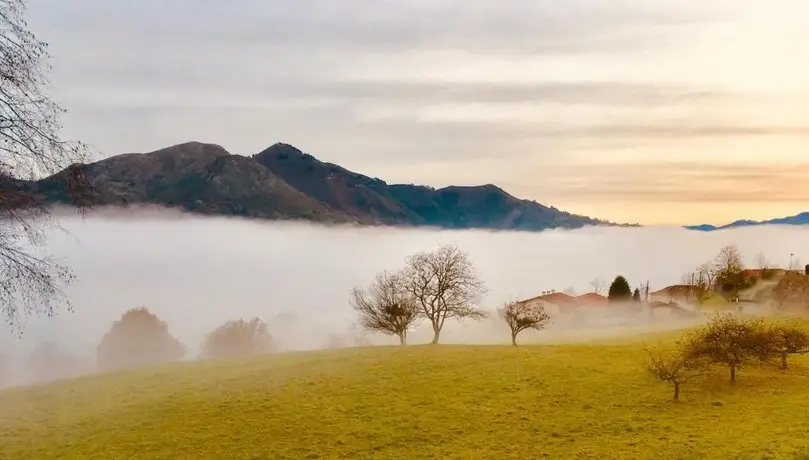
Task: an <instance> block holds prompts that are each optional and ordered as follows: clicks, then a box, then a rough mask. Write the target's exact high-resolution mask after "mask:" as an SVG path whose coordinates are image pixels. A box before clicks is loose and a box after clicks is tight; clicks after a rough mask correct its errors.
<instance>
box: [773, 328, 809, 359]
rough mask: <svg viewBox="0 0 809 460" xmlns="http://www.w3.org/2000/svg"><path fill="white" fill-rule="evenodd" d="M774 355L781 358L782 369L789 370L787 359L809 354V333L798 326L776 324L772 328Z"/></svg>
mask: <svg viewBox="0 0 809 460" xmlns="http://www.w3.org/2000/svg"><path fill="white" fill-rule="evenodd" d="M770 334H772V340H773V347H774V354H776V355H778V357H780V358H781V369H786V368H787V357H788V356H789V355H795V354H806V353H809V332H807V331H806V329H803V328H801V327H799V326H798V325H796V324H783V323H782V324H775V325H773V326H771V327H770Z"/></svg>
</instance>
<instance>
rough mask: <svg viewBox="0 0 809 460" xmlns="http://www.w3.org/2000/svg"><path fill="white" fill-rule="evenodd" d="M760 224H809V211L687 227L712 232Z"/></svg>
mask: <svg viewBox="0 0 809 460" xmlns="http://www.w3.org/2000/svg"><path fill="white" fill-rule="evenodd" d="M758 225H809V212H802V213H800V214H797V215H794V216H789V217H779V218H777V219H770V220H762V221H757V220H748V219H744V220H737V221H735V222H732V223H729V224H727V225H721V226H715V225H710V224H702V225H691V226H687V227H685V228H687V229H689V230H696V231H700V232H712V231H716V230H724V229H729V228H738V227H751V226H758Z"/></svg>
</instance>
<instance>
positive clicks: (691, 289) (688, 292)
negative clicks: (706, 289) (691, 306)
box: [649, 284, 698, 303]
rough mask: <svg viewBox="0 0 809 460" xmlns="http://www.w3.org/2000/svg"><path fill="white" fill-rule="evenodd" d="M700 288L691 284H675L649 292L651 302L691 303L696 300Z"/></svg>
mask: <svg viewBox="0 0 809 460" xmlns="http://www.w3.org/2000/svg"><path fill="white" fill-rule="evenodd" d="M697 292H698V288H697V286H693V285H690V284H675V285H673V286H668V287H665V288H663V289H660V290H659V291H655V292H652V293H650V294H649V302H650V303H655V302H661V303H671V302H676V303H689V302H694V301H696V298H697Z"/></svg>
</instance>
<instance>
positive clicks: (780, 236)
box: [0, 210, 809, 357]
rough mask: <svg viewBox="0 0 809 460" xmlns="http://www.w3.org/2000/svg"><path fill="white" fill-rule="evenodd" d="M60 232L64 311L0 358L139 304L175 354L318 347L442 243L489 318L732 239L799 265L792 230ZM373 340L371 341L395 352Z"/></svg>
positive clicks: (156, 220) (152, 227) (805, 246)
mask: <svg viewBox="0 0 809 460" xmlns="http://www.w3.org/2000/svg"><path fill="white" fill-rule="evenodd" d="M60 223H61V225H62V227H63V230H56V229H51V230H52V231H51V232H50V233H49V238H48V245H47V247H46V248H45V249H46V250H47V252H48V253H50V254H52V255H53V257H55V258H56V259H57V260H59V261H60V262H63V263H64V264H66V265H67V266H69V267H71V269H72V270H73V272H74V274H75V275H76V280H75V282H74V283H73V284H71V285H70V286H68V287H67V289H66V291H65V293H66V295H67V297H68V298H69V299H70V301H71V304H72V307H73V312H72V313H69V312H67V311H65V309H64V308H63V307H60V308H58V309H57V314H56V316H54V317H44V316H40V317H30V318H27V320H25V321H24V322H23V324H22V326H23V328H22V332H23V334H22V338H21V339H18V338H15V336H14V335H13V333H14V332H19V331H20V330H19V329H18V330H16V331H14V330H11V329H9V328H7V327H2V328H0V353H2V352H3V350H4V349H5V350H9V351H12V352H15V353H17V355H18V356H23V355H25V354H27V353H28V352H30V350H32V349H34V347H36V346H37V345H39V344H41V343H42V342H43V341H49V342H52V343H53V344H54V345H56V346H57V347H59V349H61V350H63V351H65V352H68V353H71V354H75V355H78V356H83V357H88V356H89V357H92V356H93V354H94V350H95V347H96V345H97V344H98V343H99V341H100V340H101V338H102V336H103V335H104V333H105V332H106V331H107V330H108V329H109V327H110V325H111V324H112V323H113V322H114V321H116V320H118V319H119V318H120V317H121V315H122V314H123V313H124V312H125V311H127V310H129V309H131V308H135V307H139V306H145V307H147V308H148V309H149V310H150V311H152V312H153V313H155V314H156V315H158V316H159V317H160V318H161V319H163V320H164V321H166V322H167V323H168V325H169V329H170V331H171V332H172V334H174V335H175V337H177V338H178V340H180V341H181V342H183V343H184V344H185V345H186V346H187V347H188V348H189V350H190V351H189V357H194V356H197V352H198V350H199V345H200V343H201V342H202V340H203V338H204V336H205V334H207V333H208V332H210V331H211V330H213V329H214V328H215V327H217V326H219V325H220V324H222V323H224V322H225V321H231V320H238V319H240V318H243V319H246V320H247V319H250V318H251V317H254V316H257V317H259V318H261V319H263V320H264V321H266V322H267V323H268V325H269V328H270V331H271V332H272V334H273V336H274V339H275V341H276V343H277V344H278V345H279V347H280V348H281V349H284V350H289V349H311V348H321V347H324V346H325V345H326V344H327V343H328V342H329V341H330V340H331V337H332V336H333V335H336V336H337V337H338V338H340V340H349V339H350V337H351V335H350V334H351V332H350V331H351V324H352V322H355V321H356V317H355V315H354V313H353V312H352V310H351V308H350V304H349V295H350V292H351V289H352V288H353V287H356V286H359V287H365V286H368V285H369V284H370V283H371V281H373V279H374V276H375V275H376V274H377V273H379V272H380V271H382V270H397V269H400V268H402V267H403V266H404V264H405V259H406V257H407V256H409V255H411V254H413V253H415V252H418V251H430V250H433V249H437V248H438V246H439V245H441V244H455V245H457V246H458V247H459V248H461V249H462V250H463V251H465V252H466V253H467V254H468V256H469V258H470V261H471V262H472V264H473V265H474V267H475V270H476V273H477V275H478V276H479V277H480V279H482V280H483V281H484V283H485V284H486V288H487V291H486V293H485V295H484V296H483V299H482V302H481V303H480V305H479V306H480V307H481V308H483V309H485V310H487V311H490V312H491V311H493V310H494V309H496V308H498V307H500V306H502V305H503V304H504V303H505V302H507V301H509V300H517V299H526V298H531V297H534V296H537V295H539V294H541V293H542V292H543V291H546V290H552V289H553V290H558V291H563V290H566V289H568V288H573V289H574V290H575V291H576V292H577V293H579V294H582V293H585V292H589V291H590V290H591V287H590V282H591V280H593V279H596V278H601V279H603V280H606V281H607V283H606V284H607V285H608V284H609V282H610V281H612V280H613V279H614V278H615V276H617V275H619V274H621V275H623V276H625V277H626V278H627V279H628V280H629V283H630V286H631V287H632V288H635V287H638V286H640V285H641V284H642V283H644V282H645V281H648V282H649V285H650V289H651V291H655V290H658V289H661V288H663V287H666V286H669V285H671V284H678V283H680V282H681V280H682V279H683V275H684V274H686V273H689V272H692V271H693V270H694V269H695V268H696V267H697V266H699V265H700V264H702V263H703V262H706V261H708V260H711V259H713V258H714V256H715V255H716V254H717V253H718V252H719V250H720V249H721V248H722V247H723V246H725V245H726V244H736V245H737V246H738V248H739V249H740V251H741V253H742V255H743V256H744V262H745V264H746V265H747V266H750V267H756V266H757V265H756V258H757V255H758V254H760V253H761V254H764V256H765V257H766V258H767V259H768V260H769V262H770V264H772V266H781V267H786V266H788V264H789V263H790V254H791V253H794V255H795V256H794V262H795V263H797V264H798V265H799V266H803V265H802V264H801V263H800V262H798V260H804V261H806V260H807V258H809V238H807V236H808V235H809V228H806V227H778V226H764V227H752V228H741V229H733V230H726V231H719V232H711V233H703V232H693V231H688V230H685V229H682V228H677V227H645V228H609V227H591V228H586V229H580V230H572V231H571V230H553V231H545V232H539V233H531V232H488V231H448V230H445V231H437V230H433V229H394V228H380V227H365V228H354V227H346V226H335V227H324V226H319V225H307V224H295V223H273V222H265V221H248V220H242V219H236V218H212V217H199V216H190V215H179V214H178V213H177V212H176V211H172V212H168V211H151V212H150V213H149V214H144V213H141V212H138V213H127V212H125V211H111V210H105V211H98V212H95V213H91V214H89V215H88V216H87V217H86V218H85V219H81V218H80V217H77V216H76V215H75V213H71V214H70V215H64V216H61V217H60ZM666 324H668V325H669V326H672V325H673V326H674V327H676V326H678V323H673V324H672V323H671V322H668V323H666ZM584 329H585V330H584V331H583V333H588V331H587V328H584ZM601 329H605V328H601ZM606 329H613V328H606ZM620 330H624V331H626V330H625V329H619V331H620ZM442 337H443V341H444V342H445V343H471V344H480V343H508V340H509V335H508V331H507V329H506V326H505V323H503V322H502V321H501V320H500V319H499V318H497V317H496V316H492V317H491V318H490V319H489V320H486V321H481V322H474V321H473V322H465V323H458V322H456V321H448V322H447V326H446V329H445V330H444V331H443V333H442ZM541 337H543V336H541V335H540V336H539V338H541ZM431 338H432V336H431V332H430V328H429V325H427V324H421V326H419V327H418V328H417V329H416V331H414V332H413V333H412V334H410V340H411V343H414V344H415V343H426V342H429V341H430V339H431ZM376 339H380V340H381V337H379V336H377V337H376V338H375V340H376ZM386 340H387V342H382V343H396V341H395V339H394V338H387V339H386ZM344 343H345V342H344ZM349 344H353V343H349Z"/></svg>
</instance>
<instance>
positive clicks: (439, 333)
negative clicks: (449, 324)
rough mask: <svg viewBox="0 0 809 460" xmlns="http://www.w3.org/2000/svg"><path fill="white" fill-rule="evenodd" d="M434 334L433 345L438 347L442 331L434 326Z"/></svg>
mask: <svg viewBox="0 0 809 460" xmlns="http://www.w3.org/2000/svg"><path fill="white" fill-rule="evenodd" d="M433 333H434V335H433V341H432V344H433V345H438V337H439V336H440V335H441V329H440V328H439V327H438V326H436V325H433Z"/></svg>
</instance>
